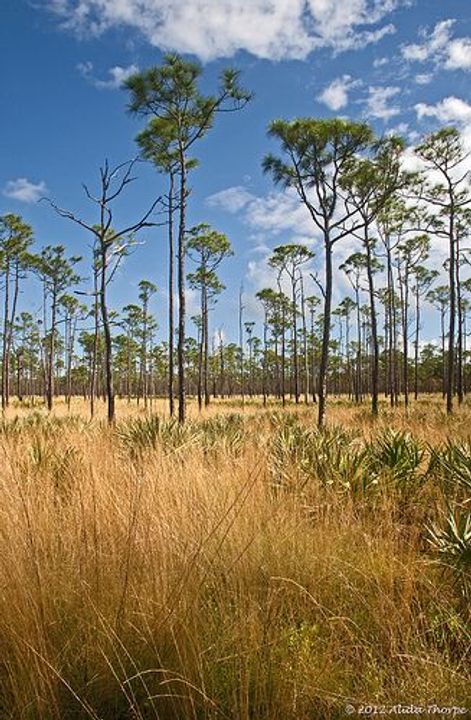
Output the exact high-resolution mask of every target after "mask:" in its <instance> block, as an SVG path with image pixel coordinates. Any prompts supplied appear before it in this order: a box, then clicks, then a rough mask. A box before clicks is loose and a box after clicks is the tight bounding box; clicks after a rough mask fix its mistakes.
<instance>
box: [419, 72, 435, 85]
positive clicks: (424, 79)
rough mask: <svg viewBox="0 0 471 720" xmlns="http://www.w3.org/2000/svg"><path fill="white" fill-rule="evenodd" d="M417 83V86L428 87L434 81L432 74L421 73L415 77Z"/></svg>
mask: <svg viewBox="0 0 471 720" xmlns="http://www.w3.org/2000/svg"><path fill="white" fill-rule="evenodd" d="M414 79H415V82H416V83H417V85H428V84H429V83H430V82H432V80H433V75H432V73H419V74H418V75H416V76H415V78H414Z"/></svg>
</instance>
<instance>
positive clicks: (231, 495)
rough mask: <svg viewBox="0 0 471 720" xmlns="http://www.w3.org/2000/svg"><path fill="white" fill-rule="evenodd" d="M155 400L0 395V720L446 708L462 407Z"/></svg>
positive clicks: (270, 716)
mask: <svg viewBox="0 0 471 720" xmlns="http://www.w3.org/2000/svg"><path fill="white" fill-rule="evenodd" d="M38 402H39V401H38ZM164 407H165V405H164V402H163V401H155V402H154V406H153V413H152V414H150V413H148V414H146V413H145V412H144V410H143V408H142V405H141V406H140V407H137V406H136V404H135V403H134V402H133V403H127V402H125V401H119V402H118V416H119V418H120V419H119V420H118V422H117V424H116V426H115V427H109V426H108V425H107V423H106V422H105V408H104V406H103V407H101V406H100V408H98V410H99V412H98V416H97V417H96V419H95V420H94V421H93V422H90V421H89V420H88V419H87V407H86V405H85V404H84V403H82V402H81V401H79V400H74V401H73V402H72V407H71V410H70V413H68V412H67V408H66V406H65V405H61V403H60V402H57V403H56V409H55V411H54V413H53V414H52V415H49V416H48V415H47V414H46V412H45V411H44V410H43V409H42V408H41V407H39V406H38V407H36V408H34V407H33V408H31V407H20V406H19V404H18V403H16V406H15V405H12V407H10V408H9V409H8V410H7V411H6V413H5V416H4V418H3V422H2V425H1V434H0V452H1V457H2V462H1V467H2V470H1V473H0V513H1V522H0V648H1V656H0V717H1V718H5V719H6V718H12V719H13V718H15V719H16V718H18V719H19V718H21V719H22V720H23V719H27V720H69V719H70V720H72V719H74V720H75V719H77V720H78V719H80V720H81V719H82V718H94V719H95V720H98V718H101V719H102V720H124V719H128V718H129V719H131V718H133V719H134V718H135V719H138V720H147V719H148V718H149V719H150V718H156V719H160V720H170V719H171V720H180V719H186V718H188V719H189V720H203V719H205V720H206V719H208V720H209V719H211V720H216V719H217V720H219V719H221V720H222V719H223V718H225V719H228V718H231V719H237V720H249V719H251V720H287V719H291V718H292V719H293V720H294V719H296V720H308V719H309V720H324V719H325V720H330V719H335V718H343V717H346V706H347V705H352V706H353V708H354V712H355V713H359V712H360V710H361V709H362V706H366V707H367V708H368V706H378V707H379V706H393V705H395V704H398V703H402V704H404V705H410V704H415V705H416V706H418V705H424V706H430V705H433V704H436V705H437V706H439V707H444V706H458V707H463V708H464V707H467V703H469V700H470V697H469V688H470V687H471V682H470V680H471V678H470V663H469V650H470V632H469V629H470V623H469V621H470V603H469V600H470V590H471V583H470V575H469V571H470V524H469V500H470V488H471V443H470V440H469V427H470V420H471V408H470V407H469V406H465V407H463V408H462V409H460V410H459V411H457V412H456V414H455V415H454V416H452V417H447V416H446V415H445V414H444V412H443V410H442V407H441V399H440V398H438V397H437V398H434V397H432V398H428V399H424V400H422V401H419V402H417V403H415V404H414V405H413V406H412V407H411V408H410V410H409V413H408V415H407V416H406V415H405V413H404V411H403V410H402V409H396V410H392V409H390V408H389V407H388V406H387V405H386V404H384V405H382V406H381V409H380V417H379V419H378V420H376V421H373V420H372V419H371V416H370V413H369V410H368V408H367V407H361V406H354V405H352V404H349V403H348V402H346V401H343V400H333V401H332V407H331V412H330V417H329V424H328V426H327V427H326V428H324V429H323V430H320V431H319V430H317V429H315V408H314V407H313V406H307V407H306V406H302V405H299V406H296V407H295V406H294V404H293V405H288V407H287V408H286V410H284V411H282V410H281V409H280V407H279V406H278V405H276V404H275V403H273V404H270V403H269V404H268V405H267V406H266V407H263V405H262V403H261V401H260V400H258V399H252V400H247V401H246V403H245V405H244V406H243V407H242V406H241V404H240V403H237V402H235V401H232V402H230V401H219V402H214V403H213V404H212V405H211V406H210V407H209V408H208V409H207V410H206V411H204V412H203V413H202V414H201V415H199V414H198V412H197V407H196V404H195V403H191V404H190V406H189V417H190V419H189V421H188V422H187V424H186V425H185V426H184V427H182V426H179V425H178V423H176V422H174V421H173V420H169V419H168V418H166V417H165V413H164ZM350 712H351V709H350Z"/></svg>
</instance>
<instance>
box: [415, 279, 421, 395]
mask: <svg viewBox="0 0 471 720" xmlns="http://www.w3.org/2000/svg"><path fill="white" fill-rule="evenodd" d="M419 339H420V292H419V281H418V280H417V282H416V288H415V343H414V346H415V347H414V399H415V400H418V398H419Z"/></svg>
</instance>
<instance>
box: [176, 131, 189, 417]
mask: <svg viewBox="0 0 471 720" xmlns="http://www.w3.org/2000/svg"><path fill="white" fill-rule="evenodd" d="M186 172H187V170H186V158H185V154H184V151H183V148H182V146H181V145H180V225H179V230H178V421H179V422H180V423H184V422H185V419H186V386H185V383H186V378H185V369H186V368H185V354H186V353H185V340H186V338H185V320H186V296H185V250H186V237H185V231H186V226H185V223H186Z"/></svg>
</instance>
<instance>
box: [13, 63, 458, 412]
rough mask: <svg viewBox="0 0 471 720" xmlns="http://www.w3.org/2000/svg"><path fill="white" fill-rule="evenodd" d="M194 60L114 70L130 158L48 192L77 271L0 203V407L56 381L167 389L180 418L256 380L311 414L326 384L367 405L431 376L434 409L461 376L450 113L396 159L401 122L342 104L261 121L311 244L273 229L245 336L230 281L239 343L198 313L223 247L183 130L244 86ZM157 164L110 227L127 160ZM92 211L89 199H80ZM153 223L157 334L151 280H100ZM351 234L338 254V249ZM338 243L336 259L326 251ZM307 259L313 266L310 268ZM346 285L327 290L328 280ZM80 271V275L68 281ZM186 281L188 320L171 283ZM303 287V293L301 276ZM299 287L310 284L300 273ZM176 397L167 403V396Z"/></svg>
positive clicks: (75, 390)
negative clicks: (160, 238)
mask: <svg viewBox="0 0 471 720" xmlns="http://www.w3.org/2000/svg"><path fill="white" fill-rule="evenodd" d="M201 75H202V68H201V66H200V65H199V64H197V63H193V62H189V61H187V60H185V59H183V58H181V57H180V56H177V55H169V56H166V57H165V59H164V61H163V62H162V64H161V65H160V66H158V67H153V68H150V69H148V70H145V71H143V72H140V73H137V74H135V75H133V76H132V77H130V78H129V79H128V80H127V81H126V83H125V88H126V90H127V92H128V95H129V104H128V110H129V112H130V113H132V114H134V115H137V116H138V117H141V118H142V119H143V122H144V123H145V127H144V128H143V130H142V131H141V132H140V133H139V134H138V136H137V138H136V141H137V144H138V147H139V156H138V158H136V159H134V160H131V161H129V162H125V163H122V164H120V165H118V166H115V167H111V166H110V165H109V163H108V162H105V163H104V165H103V166H102V167H101V168H100V170H99V177H98V183H97V190H91V189H89V188H88V187H87V186H83V187H84V192H85V194H86V197H87V198H88V200H89V202H90V208H91V210H90V217H86V218H84V217H81V216H78V215H77V214H75V213H74V212H73V211H72V210H69V209H65V208H63V207H61V206H60V205H59V204H57V203H56V202H55V201H52V200H48V202H49V203H50V205H51V206H52V208H53V209H54V210H55V211H56V212H57V213H58V214H59V215H60V216H61V217H64V218H67V219H68V220H70V221H71V222H73V223H75V224H77V225H78V226H80V227H81V228H82V229H83V231H84V236H85V237H88V238H91V239H92V252H91V257H90V268H91V271H90V275H89V277H87V278H81V277H80V276H79V275H78V273H77V270H76V268H77V264H78V262H79V260H81V258H80V257H78V256H75V255H74V256H72V255H68V254H67V252H66V250H65V248H64V247H63V246H62V245H57V246H47V247H45V248H43V249H42V250H40V252H34V251H33V247H34V246H33V230H32V228H31V227H30V226H29V225H28V224H27V223H25V222H24V221H23V220H22V218H20V217H19V216H17V215H14V214H11V213H9V214H6V215H4V216H3V217H1V218H0V274H1V281H2V286H3V326H2V368H1V370H2V372H1V377H2V385H1V395H2V408H6V407H7V406H8V404H9V401H10V396H11V395H12V394H16V395H17V396H18V398H19V399H20V400H22V399H23V398H25V397H29V398H31V402H35V400H34V398H36V397H37V396H44V400H45V403H46V405H47V407H48V409H49V410H50V409H52V407H53V402H54V397H55V396H56V395H58V394H59V393H60V394H63V395H64V397H65V399H66V402H67V403H68V404H69V406H70V402H71V398H72V396H73V395H77V394H81V395H83V396H84V397H85V398H87V399H88V401H89V403H90V414H91V415H92V416H93V414H94V412H95V405H96V401H97V398H100V397H103V399H104V400H105V402H106V403H107V414H108V420H109V422H110V423H112V422H114V419H115V397H116V394H118V395H119V396H122V397H127V398H128V399H129V400H130V399H131V398H137V400H138V402H141V401H142V403H143V404H144V407H146V408H147V407H151V406H152V402H153V399H154V398H155V397H156V396H157V395H159V396H163V395H166V396H167V397H168V403H169V411H170V413H171V414H172V415H173V414H174V413H178V419H179V421H180V422H184V420H185V417H186V398H187V395H188V394H190V395H194V396H196V397H197V399H198V405H199V407H200V409H201V408H202V407H203V406H204V405H205V406H207V405H208V404H209V403H210V401H211V397H218V396H221V397H227V396H235V395H238V396H240V397H241V399H242V400H243V401H245V400H246V398H247V397H251V396H252V397H253V396H258V395H261V396H262V397H263V400H264V402H267V400H268V399H269V398H276V399H277V400H279V401H280V402H281V403H283V404H284V403H285V402H286V401H287V398H292V399H293V401H294V402H296V403H298V402H306V403H308V402H315V403H316V404H317V412H318V424H319V426H322V425H323V424H324V423H325V417H326V404H327V397H328V394H329V393H334V394H346V395H347V396H349V397H350V398H351V399H353V400H355V401H356V402H363V401H364V400H365V398H366V397H367V396H369V397H370V401H371V410H372V413H373V415H377V414H378V402H379V397H380V394H381V393H383V394H384V395H385V396H386V397H387V398H388V400H389V402H390V403H391V405H393V406H395V405H397V404H398V403H399V402H404V404H405V405H406V406H407V405H408V403H409V400H410V397H411V395H413V396H414V397H416V398H417V396H418V394H419V392H430V391H441V392H442V393H443V396H444V399H445V401H446V409H447V412H448V413H451V412H452V411H453V408H454V403H455V399H456V401H457V402H458V403H462V402H463V399H464V397H465V394H466V391H467V388H468V386H469V363H468V360H469V353H468V350H467V337H468V330H467V322H468V315H469V300H468V297H467V295H469V292H470V291H471V280H470V279H469V278H466V270H467V266H468V265H469V262H470V260H469V248H467V247H466V241H467V238H468V235H469V230H470V224H471V213H470V185H469V175H468V171H467V170H466V161H467V159H468V156H467V153H466V151H465V148H464V145H463V140H462V138H461V135H460V133H459V131H458V130H457V129H456V128H451V127H445V128H442V129H440V130H438V131H436V132H433V133H431V134H429V135H428V136H427V137H426V138H424V140H423V141H422V142H421V143H420V144H418V145H417V146H416V147H415V148H413V157H414V159H415V169H414V171H411V170H407V169H406V168H407V163H406V162H405V159H406V157H408V158H410V157H411V149H410V148H406V145H405V142H404V141H403V139H402V138H400V137H396V136H386V137H382V138H378V137H376V136H375V135H374V133H373V130H372V128H371V127H370V126H369V125H368V124H367V123H364V122H353V121H348V120H344V119H337V118H333V119H318V118H299V119H295V120H276V121H274V122H272V123H271V125H270V127H269V135H270V136H271V137H272V138H273V140H274V142H275V143H276V144H277V145H278V146H279V151H278V153H277V154H274V153H273V154H269V155H267V156H266V157H265V158H264V159H263V170H264V171H265V172H266V173H267V174H268V175H269V176H270V177H271V178H272V180H273V182H274V184H275V185H276V186H279V187H282V188H284V189H286V190H288V191H290V192H294V193H295V194H296V195H297V197H298V199H299V202H300V203H301V204H302V205H303V206H304V207H305V209H306V212H307V214H308V217H309V218H310V220H311V223H312V230H313V237H314V238H316V240H315V241H314V242H313V244H312V245H309V247H308V246H306V245H303V244H300V243H287V244H282V245H279V246H278V247H276V248H275V249H274V250H273V252H272V254H271V257H270V258H269V260H268V263H269V265H270V267H271V268H272V269H273V273H274V283H273V287H270V288H265V289H262V290H260V291H259V292H258V293H257V299H258V301H259V303H260V307H261V309H262V312H263V328H262V334H261V337H258V335H257V333H256V330H255V328H256V324H255V322H254V321H253V320H252V319H251V318H247V317H245V306H244V294H243V292H242V290H241V293H240V296H239V338H238V343H233V342H229V341H227V340H226V338H225V337H224V335H223V333H222V331H221V330H218V329H217V328H211V325H210V312H211V309H212V308H213V307H214V304H215V303H216V302H217V299H218V297H219V295H220V294H221V292H222V291H223V290H224V285H223V284H222V282H221V280H220V278H219V276H218V269H219V268H220V266H221V264H222V263H223V262H225V261H227V262H228V260H227V259H228V258H229V257H230V256H231V255H232V252H233V251H232V247H231V243H230V240H229V239H228V238H227V237H226V235H225V234H224V233H221V232H219V231H218V230H216V229H214V228H212V227H210V226H209V225H208V224H206V223H200V224H199V225H197V226H195V227H189V226H188V221H187V216H188V212H187V210H188V203H189V200H190V192H191V178H192V170H194V168H195V167H196V166H197V160H196V158H195V157H193V154H194V149H196V146H197V144H198V141H199V140H200V139H201V138H203V137H204V136H205V135H206V134H207V133H208V132H209V131H210V130H211V128H212V126H213V125H214V123H215V121H216V118H217V117H218V116H219V115H222V114H224V113H234V112H238V111H241V110H242V109H243V108H244V107H245V105H246V104H247V103H248V102H250V101H251V99H252V97H251V94H250V92H248V91H247V90H245V89H244V88H243V87H242V86H241V84H240V76H239V73H238V72H237V71H235V70H232V69H228V70H225V71H223V73H222V74H221V77H220V82H219V85H218V87H217V88H216V90H215V92H214V94H213V95H206V94H203V93H202V92H201V90H200V82H201ZM142 160H144V161H147V162H150V163H151V164H152V165H153V166H154V167H155V169H156V171H157V173H158V174H159V175H161V176H162V179H163V182H159V183H158V186H159V187H160V188H161V189H160V191H159V192H157V193H156V195H155V199H154V201H153V202H152V203H151V204H150V206H149V207H148V208H145V209H144V210H143V211H142V213H141V215H140V216H138V218H137V219H136V220H134V221H131V222H130V223H129V224H128V225H127V226H124V227H122V228H118V227H116V224H115V221H114V217H115V206H116V203H117V202H118V201H119V199H120V197H121V196H122V195H123V193H125V192H126V190H127V188H128V186H129V185H130V183H132V182H133V181H134V180H135V176H134V173H135V170H136V168H137V167H138V164H139V162H140V161H142ZM92 209H93V212H92ZM151 227H158V228H161V229H160V230H159V231H158V232H159V233H163V234H164V236H165V235H166V238H167V246H168V252H167V255H168V287H167V296H168V316H167V325H168V336H167V338H166V340H165V341H163V340H162V339H159V338H158V325H157V320H158V319H156V318H155V317H154V316H153V315H152V313H151V312H150V305H151V300H152V297H153V295H154V294H155V293H156V292H157V288H156V286H155V285H154V284H153V283H152V282H151V281H150V280H147V279H145V280H142V281H141V283H140V284H139V292H138V296H137V297H136V302H135V303H133V304H130V305H127V306H126V307H124V308H121V310H120V311H119V312H117V311H116V310H114V309H112V308H111V307H110V304H109V299H108V295H109V287H110V284H111V283H112V282H113V279H114V277H115V275H116V272H117V270H118V268H119V266H120V264H121V263H122V262H123V261H124V260H125V258H126V256H127V255H128V254H129V252H131V250H132V249H133V248H134V247H135V245H136V242H137V238H138V235H139V233H140V232H141V231H142V230H143V229H145V228H151ZM434 240H436V241H438V242H439V243H440V247H441V248H442V251H443V254H444V255H446V261H445V263H444V270H445V271H446V273H447V284H446V285H444V284H443V282H442V281H441V277H440V274H439V272H438V270H436V269H430V268H429V267H428V264H429V263H428V261H429V260H430V252H431V245H432V242H433V241H434ZM351 246H354V247H355V251H354V252H353V253H351V254H350V255H348V253H345V250H344V248H346V247H351ZM339 255H341V256H342V258H345V255H347V257H346V259H343V260H342V262H341V263H337V264H336V259H337V258H338V256H339ZM314 259H315V261H316V265H317V266H318V267H321V268H322V272H321V273H315V272H313V271H312V266H313V263H312V261H313V260H314ZM28 274H33V275H34V276H35V277H36V278H37V280H38V282H39V286H40V288H41V290H40V297H41V311H40V314H39V315H37V314H32V313H28V312H24V311H22V312H20V310H19V296H20V289H21V286H22V283H23V282H24V280H25V278H26V276H27V275H28ZM339 278H342V286H343V284H344V281H345V282H348V284H349V287H350V292H349V293H348V294H346V296H345V297H344V298H343V299H342V300H341V301H340V302H339V303H338V304H337V306H335V299H336V297H337V295H338V293H337V291H336V287H337V285H338V284H339V283H338V279H339ZM84 282H86V283H87V285H86V287H87V289H86V290H83V289H82V288H83V286H84ZM188 287H191V288H192V289H194V290H195V291H196V292H197V294H198V296H199V304H200V308H199V313H198V314H197V315H196V316H195V317H193V318H191V320H192V325H193V327H194V332H193V333H192V334H190V333H189V332H188V327H187V326H188V318H187V310H186V290H187V288H188ZM309 288H310V289H311V294H308V289H309ZM313 288H314V292H312V289H313ZM424 302H427V303H428V304H430V305H432V306H433V307H434V308H435V309H436V314H437V319H438V321H439V327H440V332H439V333H437V342H436V343H429V344H425V345H424V344H423V343H422V341H421V328H422V317H423V304H424ZM177 406H178V407H177Z"/></svg>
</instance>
